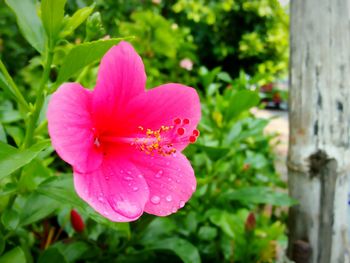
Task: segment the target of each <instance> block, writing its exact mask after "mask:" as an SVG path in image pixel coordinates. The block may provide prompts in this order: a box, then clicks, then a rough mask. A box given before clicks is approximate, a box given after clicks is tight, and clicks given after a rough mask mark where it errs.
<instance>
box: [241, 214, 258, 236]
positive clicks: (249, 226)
mask: <svg viewBox="0 0 350 263" xmlns="http://www.w3.org/2000/svg"><path fill="white" fill-rule="evenodd" d="M255 225H256V219H255V215H254V213H253V212H250V213H249V215H248V217H247V219H246V221H245V224H244V227H245V231H246V232H251V231H253V230H254V228H255Z"/></svg>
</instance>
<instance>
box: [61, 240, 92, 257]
mask: <svg viewBox="0 0 350 263" xmlns="http://www.w3.org/2000/svg"><path fill="white" fill-rule="evenodd" d="M55 248H57V249H59V250H60V252H61V253H62V255H64V256H65V258H66V259H67V261H69V262H76V261H78V260H79V259H80V260H81V258H82V257H84V255H85V254H86V253H88V252H89V250H91V247H89V245H88V244H87V243H85V242H82V241H77V242H69V243H64V242H60V243H56V244H55Z"/></svg>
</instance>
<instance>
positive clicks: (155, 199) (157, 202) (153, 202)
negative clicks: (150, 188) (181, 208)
mask: <svg viewBox="0 0 350 263" xmlns="http://www.w3.org/2000/svg"><path fill="white" fill-rule="evenodd" d="M151 202H152V204H154V205H157V204H159V202H160V197H159V196H157V195H154V196H152V198H151Z"/></svg>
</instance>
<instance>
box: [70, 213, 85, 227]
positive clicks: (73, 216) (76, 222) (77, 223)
mask: <svg viewBox="0 0 350 263" xmlns="http://www.w3.org/2000/svg"><path fill="white" fill-rule="evenodd" d="M70 222H71V224H72V227H73V229H74V230H75V231H76V232H78V233H80V232H83V231H84V228H85V224H84V221H83V219H82V218H81V216H80V215H79V213H78V212H77V211H75V210H74V209H72V210H71V211H70Z"/></svg>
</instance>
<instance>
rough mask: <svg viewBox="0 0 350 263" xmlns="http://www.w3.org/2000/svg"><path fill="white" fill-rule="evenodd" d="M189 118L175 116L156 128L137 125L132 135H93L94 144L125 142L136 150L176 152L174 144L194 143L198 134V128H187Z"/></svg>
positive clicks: (167, 153) (169, 153) (160, 152)
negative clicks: (136, 130)
mask: <svg viewBox="0 0 350 263" xmlns="http://www.w3.org/2000/svg"><path fill="white" fill-rule="evenodd" d="M189 124H190V120H189V119H180V118H176V119H174V120H173V125H171V126H161V127H160V128H159V129H157V130H152V129H149V128H144V127H142V126H139V127H138V133H137V134H136V135H134V136H132V137H120V136H103V135H102V136H98V135H96V136H95V140H94V145H95V146H96V147H101V145H102V144H103V143H105V142H108V143H123V144H124V143H127V144H130V145H131V146H133V147H135V148H137V149H138V150H140V151H142V152H144V153H146V154H150V155H154V154H156V153H157V154H160V155H162V156H168V155H171V154H173V153H175V152H176V145H177V144H181V143H188V142H189V143H194V142H196V140H197V137H198V136H199V131H198V130H192V131H191V130H188V129H187V128H188V126H189Z"/></svg>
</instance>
